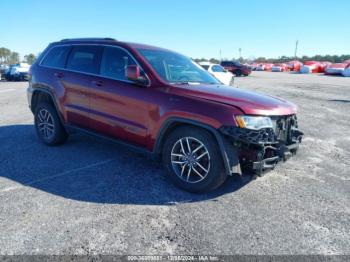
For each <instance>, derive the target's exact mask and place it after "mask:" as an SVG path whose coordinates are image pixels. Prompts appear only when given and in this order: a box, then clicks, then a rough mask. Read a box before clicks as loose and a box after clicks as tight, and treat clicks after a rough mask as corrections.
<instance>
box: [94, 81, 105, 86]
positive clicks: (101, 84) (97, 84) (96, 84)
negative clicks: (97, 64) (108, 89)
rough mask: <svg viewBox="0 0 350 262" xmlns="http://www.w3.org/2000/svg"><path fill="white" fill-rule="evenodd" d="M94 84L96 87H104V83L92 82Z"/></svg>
mask: <svg viewBox="0 0 350 262" xmlns="http://www.w3.org/2000/svg"><path fill="white" fill-rule="evenodd" d="M92 84H94V85H95V86H103V82H102V81H92Z"/></svg>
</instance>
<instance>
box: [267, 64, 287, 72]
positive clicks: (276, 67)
mask: <svg viewBox="0 0 350 262" xmlns="http://www.w3.org/2000/svg"><path fill="white" fill-rule="evenodd" d="M285 71H288V66H287V64H283V63H277V64H274V65H273V66H272V68H271V72H285Z"/></svg>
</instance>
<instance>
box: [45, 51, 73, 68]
mask: <svg viewBox="0 0 350 262" xmlns="http://www.w3.org/2000/svg"><path fill="white" fill-rule="evenodd" d="M69 50H70V46H56V47H53V48H52V49H51V50H50V51H49V52H48V54H47V55H46V56H45V58H44V60H43V61H42V63H41V65H43V66H49V67H55V68H64V65H65V63H66V59H67V55H68V52H69Z"/></svg>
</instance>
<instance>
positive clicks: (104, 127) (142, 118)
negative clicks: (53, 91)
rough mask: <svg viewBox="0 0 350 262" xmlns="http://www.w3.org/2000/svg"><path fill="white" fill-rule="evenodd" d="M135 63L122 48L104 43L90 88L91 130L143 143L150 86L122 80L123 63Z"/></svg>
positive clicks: (150, 106)
mask: <svg viewBox="0 0 350 262" xmlns="http://www.w3.org/2000/svg"><path fill="white" fill-rule="evenodd" d="M130 64H136V62H135V60H134V59H133V58H132V57H131V55H130V54H129V53H128V52H127V51H125V50H124V49H122V48H119V47H112V46H110V47H109V46H106V47H105V48H104V51H103V55H102V60H101V67H100V76H99V77H96V79H95V81H93V83H92V84H93V86H94V87H93V88H92V91H91V100H90V108H91V111H90V112H91V122H90V123H91V129H93V130H95V131H97V132H99V133H102V134H105V135H108V136H112V137H115V138H120V139H123V140H127V141H131V142H133V143H135V144H138V145H146V137H147V135H148V129H149V126H148V123H149V117H150V112H151V110H152V104H151V103H150V102H147V101H151V100H152V97H151V96H152V89H151V88H147V87H146V86H139V85H136V84H135V83H133V82H131V81H129V80H128V79H126V76H125V68H126V66H127V65H130Z"/></svg>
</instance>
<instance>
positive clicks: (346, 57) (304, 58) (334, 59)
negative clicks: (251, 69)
mask: <svg viewBox="0 0 350 262" xmlns="http://www.w3.org/2000/svg"><path fill="white" fill-rule="evenodd" d="M349 59H350V55H315V56H302V57H293V56H281V57H278V58H266V57H258V58H256V59H244V58H242V57H241V58H239V59H236V58H232V59H231V60H237V61H240V62H241V63H250V62H257V63H286V62H289V61H292V60H298V61H300V62H302V63H304V62H305V61H312V60H315V61H327V62H331V63H341V62H343V61H345V60H349ZM223 60H230V59H223ZM194 61H196V62H197V63H198V62H208V61H209V62H211V63H214V64H219V63H220V60H219V59H216V58H210V59H206V58H195V59H194Z"/></svg>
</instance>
